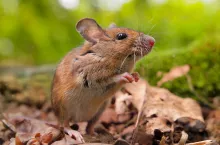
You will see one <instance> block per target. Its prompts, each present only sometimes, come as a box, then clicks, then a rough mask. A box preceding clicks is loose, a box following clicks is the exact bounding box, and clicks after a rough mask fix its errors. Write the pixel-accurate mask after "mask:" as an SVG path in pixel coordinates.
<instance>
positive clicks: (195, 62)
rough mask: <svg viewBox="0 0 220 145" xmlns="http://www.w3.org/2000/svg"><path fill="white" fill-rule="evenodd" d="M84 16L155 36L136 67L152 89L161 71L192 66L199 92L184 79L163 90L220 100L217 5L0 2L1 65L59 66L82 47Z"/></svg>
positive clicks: (190, 0)
mask: <svg viewBox="0 0 220 145" xmlns="http://www.w3.org/2000/svg"><path fill="white" fill-rule="evenodd" d="M84 17H91V18H94V19H96V20H97V22H98V23H99V24H100V25H101V26H102V27H108V25H109V24H110V23H112V22H114V23H116V24H117V25H118V26H123V27H129V28H132V29H136V30H139V31H143V32H144V33H146V34H149V35H152V36H153V37H154V38H155V39H156V45H155V48H154V50H153V52H152V53H151V54H150V55H149V56H147V57H146V58H144V59H143V60H141V61H140V62H139V63H138V64H137V66H136V70H137V71H139V72H140V74H141V76H142V77H144V78H146V79H148V81H149V82H150V83H151V84H152V85H156V83H157V81H158V80H160V78H161V77H158V76H157V72H158V71H162V72H168V71H169V70H170V69H171V68H172V67H175V66H179V65H183V64H189V65H190V66H191V71H190V73H189V75H190V77H191V78H192V85H193V88H194V89H195V91H192V90H191V89H190V87H189V84H188V82H187V79H186V77H181V78H178V79H176V80H174V81H172V82H168V83H165V84H164V85H163V86H162V87H166V88H168V89H169V90H171V91H172V92H174V93H176V94H178V95H181V96H183V97H187V96H190V97H195V98H197V99H199V97H205V98H207V97H214V96H218V95H220V72H219V71H220V58H219V55H220V1H219V0H0V65H2V66H8V65H10V66H14V65H42V64H56V63H58V62H59V61H60V59H61V58H62V57H63V56H64V55H65V54H66V53H67V52H68V51H69V50H71V48H74V47H77V46H79V45H81V44H82V43H83V39H82V38H81V37H80V35H79V34H78V33H77V32H76V30H75V24H76V22H77V21H78V20H79V19H81V18H84ZM195 92H196V93H195Z"/></svg>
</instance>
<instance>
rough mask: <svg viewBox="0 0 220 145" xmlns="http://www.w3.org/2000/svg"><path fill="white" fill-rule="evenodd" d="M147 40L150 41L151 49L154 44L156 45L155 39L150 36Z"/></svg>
mask: <svg viewBox="0 0 220 145" xmlns="http://www.w3.org/2000/svg"><path fill="white" fill-rule="evenodd" d="M145 39H146V40H147V41H148V43H149V45H150V46H151V47H153V46H154V44H155V39H154V38H153V37H151V36H149V35H145Z"/></svg>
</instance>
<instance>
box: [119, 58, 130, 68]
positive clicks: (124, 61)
mask: <svg viewBox="0 0 220 145" xmlns="http://www.w3.org/2000/svg"><path fill="white" fill-rule="evenodd" d="M128 56H129V54H128V55H127V56H126V57H125V58H124V60H123V61H122V63H121V66H120V70H121V68H122V66H123V64H124V63H125V60H126V59H127V58H128Z"/></svg>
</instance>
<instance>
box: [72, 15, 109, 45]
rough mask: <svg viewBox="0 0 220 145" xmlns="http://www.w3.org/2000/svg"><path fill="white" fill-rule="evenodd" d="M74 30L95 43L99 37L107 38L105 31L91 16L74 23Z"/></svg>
mask: <svg viewBox="0 0 220 145" xmlns="http://www.w3.org/2000/svg"><path fill="white" fill-rule="evenodd" d="M76 30H77V31H78V32H79V33H80V34H81V35H82V36H83V38H84V39H86V40H87V41H89V42H92V43H96V42H97V41H99V40H100V39H109V37H108V36H107V35H106V34H105V31H104V30H103V29H102V28H101V27H100V26H99V25H98V23H97V22H96V21H95V20H94V19H91V18H84V19H81V20H80V21H79V22H78V23H77V24H76Z"/></svg>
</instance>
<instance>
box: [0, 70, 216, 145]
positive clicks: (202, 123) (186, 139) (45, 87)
mask: <svg viewBox="0 0 220 145" xmlns="http://www.w3.org/2000/svg"><path fill="white" fill-rule="evenodd" d="M178 69H179V68H177V72H178ZM27 74H28V75H27ZM173 74H174V73H172V72H170V76H172V75H173ZM181 75H185V73H180V74H179V76H178V77H181ZM172 79H175V77H173V78H172ZM51 80H52V74H51V73H42V72H40V73H36V74H32V73H30V71H29V73H25V74H13V73H12V74H10V73H4V74H2V75H1V77H0V120H1V122H0V145H1V144H4V145H8V144H10V145H14V144H16V145H25V144H28V145H38V144H39V145H41V144H43V145H45V144H53V145H63V144H78V143H80V142H79V141H77V140H75V139H74V138H70V137H69V136H67V135H65V134H63V133H62V132H61V131H60V130H58V129H56V128H53V127H51V126H48V125H47V123H51V124H56V123H57V118H56V116H55V115H54V112H53V109H52V107H51V104H50V97H49V96H50V92H49V90H50V84H51ZM169 80H171V79H170V78H167V79H166V78H164V79H163V81H169ZM163 81H162V82H163ZM162 82H160V83H162ZM210 103H211V104H212V107H209V106H207V105H204V104H200V103H198V102H196V101H195V100H192V99H190V98H181V96H176V95H175V94H173V93H171V92H170V91H169V90H166V89H164V88H160V87H154V86H150V85H149V84H148V83H147V81H145V80H143V79H140V80H139V81H138V82H137V83H132V84H127V85H125V86H124V87H123V88H122V89H121V90H120V91H118V92H117V93H116V94H115V96H114V97H113V98H112V100H111V104H110V106H109V107H108V108H107V109H106V110H105V111H104V113H103V114H102V116H101V117H100V119H99V123H98V124H97V126H96V127H95V131H96V133H97V134H96V135H95V136H89V135H86V134H85V128H86V125H87V123H86V122H80V123H77V124H72V126H71V127H72V128H73V129H76V130H78V131H79V132H80V133H81V134H82V135H83V138H84V140H85V142H86V143H85V144H90V143H97V144H98V143H99V144H135V143H139V144H149V145H150V144H154V145H159V144H160V145H165V144H180V145H184V144H191V145H192V144H193V145H197V144H198V145H202V144H204V145H205V144H219V143H220V108H219V106H220V97H219V96H217V97H214V98H211V99H210Z"/></svg>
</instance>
